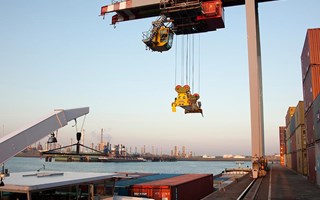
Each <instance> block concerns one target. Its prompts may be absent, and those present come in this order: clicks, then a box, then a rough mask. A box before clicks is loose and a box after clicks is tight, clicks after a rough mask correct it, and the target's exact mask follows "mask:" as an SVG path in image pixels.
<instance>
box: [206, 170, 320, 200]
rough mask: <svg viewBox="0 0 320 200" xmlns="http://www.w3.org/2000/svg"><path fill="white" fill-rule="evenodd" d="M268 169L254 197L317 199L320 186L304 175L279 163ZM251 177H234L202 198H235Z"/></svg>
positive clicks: (208, 199) (268, 199)
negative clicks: (227, 183) (229, 182)
mask: <svg viewBox="0 0 320 200" xmlns="http://www.w3.org/2000/svg"><path fill="white" fill-rule="evenodd" d="M269 167H270V171H268V174H267V176H265V177H264V178H263V180H262V182H261V185H260V188H259V190H258V193H257V195H256V197H255V199H258V200H280V199H304V200H319V199H320V187H318V186H317V185H315V184H312V183H310V182H309V181H308V179H307V178H306V177H305V176H302V175H300V174H297V173H296V172H294V171H292V170H291V169H288V168H286V167H284V166H280V165H279V164H271V165H269ZM251 181H252V177H250V175H249V174H248V175H246V176H244V177H242V178H240V179H236V181H234V182H233V183H231V184H229V185H227V186H226V187H225V188H220V189H218V190H217V191H215V192H213V193H212V194H210V195H208V196H207V197H205V198H203V199H202V200H211V199H221V200H229V199H230V200H234V199H237V198H238V197H239V196H240V194H241V193H242V192H243V190H244V189H245V188H246V187H247V186H248V185H249V184H250V182H251Z"/></svg>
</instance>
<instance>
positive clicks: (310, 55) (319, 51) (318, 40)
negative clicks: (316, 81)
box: [301, 28, 320, 80]
mask: <svg viewBox="0 0 320 200" xmlns="http://www.w3.org/2000/svg"><path fill="white" fill-rule="evenodd" d="M314 64H320V28H316V29H308V30H307V35H306V39H305V42H304V46H303V50H302V53H301V68H302V80H304V79H305V77H306V74H307V73H308V70H309V67H310V65H314Z"/></svg>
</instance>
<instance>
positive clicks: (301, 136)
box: [294, 125, 306, 150]
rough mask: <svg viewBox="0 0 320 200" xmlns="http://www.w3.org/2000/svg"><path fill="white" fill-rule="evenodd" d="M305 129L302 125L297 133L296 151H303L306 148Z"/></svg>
mask: <svg viewBox="0 0 320 200" xmlns="http://www.w3.org/2000/svg"><path fill="white" fill-rule="evenodd" d="M305 134H306V133H305V128H304V125H300V126H299V127H298V128H297V129H296V131H295V134H294V135H295V136H296V150H301V149H305V148H306V136H305Z"/></svg>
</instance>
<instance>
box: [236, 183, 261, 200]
mask: <svg viewBox="0 0 320 200" xmlns="http://www.w3.org/2000/svg"><path fill="white" fill-rule="evenodd" d="M262 179H263V178H258V179H253V180H252V181H251V183H250V184H249V185H248V187H246V189H244V191H243V192H242V193H241V194H240V195H239V197H238V198H237V200H251V199H255V197H256V196H257V193H258V191H259V188H260V185H261V182H262Z"/></svg>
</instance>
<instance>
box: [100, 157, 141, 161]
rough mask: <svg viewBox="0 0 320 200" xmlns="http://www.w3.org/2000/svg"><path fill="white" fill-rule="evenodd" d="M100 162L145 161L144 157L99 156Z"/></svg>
mask: <svg viewBox="0 0 320 200" xmlns="http://www.w3.org/2000/svg"><path fill="white" fill-rule="evenodd" d="M98 159H99V160H100V162H147V160H146V159H144V158H128V157H127V158H114V157H106V156H103V157H99V158H98Z"/></svg>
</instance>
